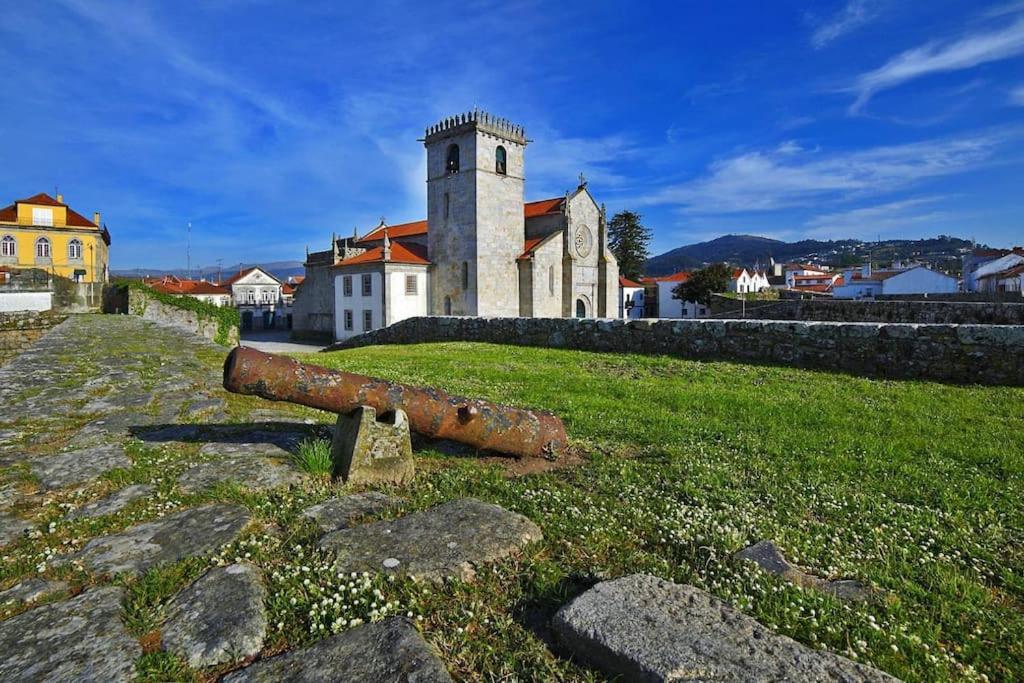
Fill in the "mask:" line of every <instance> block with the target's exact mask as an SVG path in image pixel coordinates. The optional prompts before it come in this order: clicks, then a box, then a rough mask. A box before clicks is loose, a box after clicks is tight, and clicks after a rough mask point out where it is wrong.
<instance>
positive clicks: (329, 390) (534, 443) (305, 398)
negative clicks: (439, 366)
mask: <svg viewBox="0 0 1024 683" xmlns="http://www.w3.org/2000/svg"><path fill="white" fill-rule="evenodd" d="M224 388H225V389H227V390H228V391H231V392H233V393H236V394H248V395H251V396H260V397H262V398H265V399H269V400H271V401H288V402H290V403H298V404H299V405H304V406H308V407H310V408H318V409H320V410H326V411H330V412H332V413H338V414H341V415H346V414H350V413H352V412H353V411H356V410H358V409H359V408H361V407H363V406H369V407H371V408H373V409H374V410H375V411H376V414H377V415H378V416H387V415H391V414H393V413H395V412H396V411H404V412H405V414H406V416H407V418H408V423H409V428H410V429H411V430H412V431H414V432H416V433H418V434H421V435H423V436H426V437H429V438H432V439H450V440H452V441H458V442H460V443H464V444H467V445H469V446H472V447H474V448H477V449H480V450H486V451H494V452H496V453H503V454H506V455H514V456H526V457H544V458H549V459H550V458H556V457H558V456H559V455H560V454H561V453H562V452H563V451H564V450H565V448H566V436H565V426H564V425H563V424H562V420H561V419H559V418H558V417H557V416H556V415H554V414H552V413H550V412H547V411H541V410H526V409H523V408H516V407H513V406H504V405H499V404H497V403H491V402H490V401H482V400H479V399H470V398H462V397H460V396H449V395H448V394H447V393H445V392H444V391H442V390H440V389H433V388H421V387H410V386H406V385H404V384H398V383H395V382H388V381H386V380H382V379H375V378H373V377H366V376H365V375H357V374H354V373H351V372H343V371H340V370H329V369H327V368H322V367H319V366H316V365H308V364H306V363H300V362H298V361H297V360H294V359H292V358H288V357H286V356H278V355H275V354H270V353H263V352H262V351H257V350H256V349H252V348H249V347H246V346H239V347H236V348H235V349H233V350H232V351H231V353H230V354H228V357H227V360H225V361H224Z"/></svg>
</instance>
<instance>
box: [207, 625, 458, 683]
mask: <svg viewBox="0 0 1024 683" xmlns="http://www.w3.org/2000/svg"><path fill="white" fill-rule="evenodd" d="M451 680H452V679H451V677H450V676H449V675H448V672H447V671H446V670H445V668H444V665H443V664H442V663H441V661H440V660H439V659H438V658H437V656H436V655H435V654H434V652H433V650H432V648H431V647H430V645H429V644H428V643H427V642H426V641H425V640H423V637H422V636H421V635H420V634H419V633H418V632H417V631H416V629H415V627H413V625H412V623H410V622H409V620H407V619H405V618H403V617H396V618H393V619H388V620H386V621H382V622H379V623H376V624H363V625H362V626H356V627H355V628H353V629H349V630H348V631H342V632H341V633H338V634H336V635H333V636H329V637H327V638H324V639H323V640H321V641H319V642H317V643H315V644H314V645H311V646H310V647H307V648H303V649H300V650H293V651H291V652H287V653H285V654H283V655H279V656H277V657H271V658H270V659H265V660H263V661H260V662H256V663H255V664H252V665H250V666H248V667H246V668H244V669H242V670H240V671H236V672H234V673H232V674H230V675H229V676H225V677H224V678H223V683H278V681H293V682H295V683H342V682H345V683H347V682H348V681H359V682H360V683H450V681H451Z"/></svg>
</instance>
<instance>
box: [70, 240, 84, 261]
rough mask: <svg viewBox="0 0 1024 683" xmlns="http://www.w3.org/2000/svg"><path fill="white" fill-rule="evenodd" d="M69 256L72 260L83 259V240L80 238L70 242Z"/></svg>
mask: <svg viewBox="0 0 1024 683" xmlns="http://www.w3.org/2000/svg"><path fill="white" fill-rule="evenodd" d="M68 258H69V259H70V260H72V261H81V260H82V241H81V240H78V239H74V240H71V241H70V242H68Z"/></svg>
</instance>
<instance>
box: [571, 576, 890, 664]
mask: <svg viewBox="0 0 1024 683" xmlns="http://www.w3.org/2000/svg"><path fill="white" fill-rule="evenodd" d="M552 626H553V627H554V630H555V632H556V633H557V634H558V637H559V639H560V641H561V642H562V644H563V645H564V646H565V647H566V648H567V649H568V650H569V651H571V652H572V653H573V654H574V655H575V656H576V657H578V658H579V659H581V660H583V661H584V662H587V663H588V664H590V665H592V666H594V667H596V668H598V669H600V670H601V671H604V672H605V673H607V674H609V675H617V676H621V677H622V678H623V680H627V681H684V680H686V681H689V680H699V681H788V682H803V681H806V682H807V683H812V682H817V681H842V682H843V683H854V682H856V681H872V682H875V681H878V682H882V681H895V680H897V679H895V678H893V677H891V676H889V675H888V674H886V673H883V672H881V671H879V670H878V669H874V668H871V667H869V666H865V665H863V664H858V663H856V662H853V661H850V660H849V659H845V658H843V657H840V656H838V655H835V654H831V653H827V652H820V651H818V650H812V649H811V648H809V647H806V646H804V645H801V644H800V643H798V642H796V641H795V640H793V639H791V638H787V637H786V636H782V635H778V634H776V633H774V632H773V631H771V630H769V629H767V628H765V627H764V626H762V625H761V624H760V623H759V622H757V621H756V620H754V619H752V618H751V617H748V616H746V615H745V614H742V613H740V612H738V611H736V610H734V609H733V608H731V607H729V606H728V605H726V604H725V603H724V602H722V601H721V600H718V599H717V598H714V597H712V596H711V595H709V594H708V593H705V592H704V591H702V590H699V589H697V588H694V587H692V586H681V585H678V584H674V583H671V582H669V581H664V580H662V579H659V578H657V577H654V576H647V575H645V574H633V575H631V576H626V577H624V578H621V579H615V580H614V581H604V582H602V583H599V584H597V585H596V586H594V587H593V588H591V589H590V590H588V591H587V592H585V593H583V594H582V595H580V596H579V597H577V598H576V599H575V600H573V601H572V602H570V603H569V604H568V605H566V606H565V607H563V608H562V609H561V610H559V612H558V613H557V614H556V615H555V617H554V619H553V622H552Z"/></svg>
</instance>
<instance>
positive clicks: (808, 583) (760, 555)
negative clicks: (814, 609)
mask: <svg viewBox="0 0 1024 683" xmlns="http://www.w3.org/2000/svg"><path fill="white" fill-rule="evenodd" d="M736 557H737V558H739V559H741V560H748V561H750V562H753V563H754V564H756V565H757V566H759V567H760V568H761V569H762V570H764V571H766V572H768V573H769V574H773V575H775V576H778V577H779V578H781V579H785V580H786V581H789V582H790V583H793V584H796V585H798V586H802V587H804V588H811V589H813V590H817V591H821V592H823V593H829V594H831V595H834V596H835V597H837V598H839V599H840V600H849V601H862V600H870V599H871V598H873V597H875V592H874V591H873V590H872V589H871V587H870V586H867V585H865V584H863V583H861V582H860V581H856V580H853V579H823V578H821V577H820V576H815V575H814V574H808V573H807V572H805V571H804V570H802V569H800V567H797V566H796V565H794V564H791V563H790V562H789V561H787V560H786V558H785V556H784V555H783V554H782V551H781V550H779V548H778V547H777V546H776V545H775V544H774V543H772V542H771V541H758V542H757V543H755V544H754V545H752V546H748V547H746V548H744V549H743V550H740V551H739V552H737V553H736Z"/></svg>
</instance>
